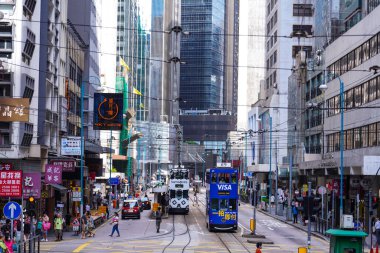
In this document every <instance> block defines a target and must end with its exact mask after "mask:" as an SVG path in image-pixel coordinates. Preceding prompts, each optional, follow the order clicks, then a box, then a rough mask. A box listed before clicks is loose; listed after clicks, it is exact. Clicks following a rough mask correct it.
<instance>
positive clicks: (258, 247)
mask: <svg viewBox="0 0 380 253" xmlns="http://www.w3.org/2000/svg"><path fill="white" fill-rule="evenodd" d="M262 248H263V244H262V243H261V242H258V243H257V244H256V253H262V252H261V249H262Z"/></svg>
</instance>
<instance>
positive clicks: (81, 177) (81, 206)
mask: <svg viewBox="0 0 380 253" xmlns="http://www.w3.org/2000/svg"><path fill="white" fill-rule="evenodd" d="M84 84H85V82H84V81H82V86H81V88H80V118H81V120H80V217H82V216H83V204H84V201H83V159H84V129H83V128H84V124H83V123H84V115H83V111H84Z"/></svg>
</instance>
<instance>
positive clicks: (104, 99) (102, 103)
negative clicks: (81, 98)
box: [94, 93, 123, 130]
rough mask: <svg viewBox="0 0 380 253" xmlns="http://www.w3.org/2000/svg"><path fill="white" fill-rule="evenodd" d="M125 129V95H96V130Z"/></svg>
mask: <svg viewBox="0 0 380 253" xmlns="http://www.w3.org/2000/svg"><path fill="white" fill-rule="evenodd" d="M122 127H123V93H95V94H94V129H95V130H121V129H122Z"/></svg>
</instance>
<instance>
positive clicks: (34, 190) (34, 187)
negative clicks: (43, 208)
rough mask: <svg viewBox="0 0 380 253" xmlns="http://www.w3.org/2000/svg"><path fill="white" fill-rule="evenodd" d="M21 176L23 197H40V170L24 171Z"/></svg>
mask: <svg viewBox="0 0 380 253" xmlns="http://www.w3.org/2000/svg"><path fill="white" fill-rule="evenodd" d="M22 178H23V180H24V192H23V195H24V198H29V197H34V198H35V199H39V198H40V197H41V172H25V173H24V174H23V177H22Z"/></svg>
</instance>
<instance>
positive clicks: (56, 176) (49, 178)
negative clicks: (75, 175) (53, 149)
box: [45, 164, 62, 184]
mask: <svg viewBox="0 0 380 253" xmlns="http://www.w3.org/2000/svg"><path fill="white" fill-rule="evenodd" d="M45 183H46V184H62V166H60V165H52V164H46V165H45Z"/></svg>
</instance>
